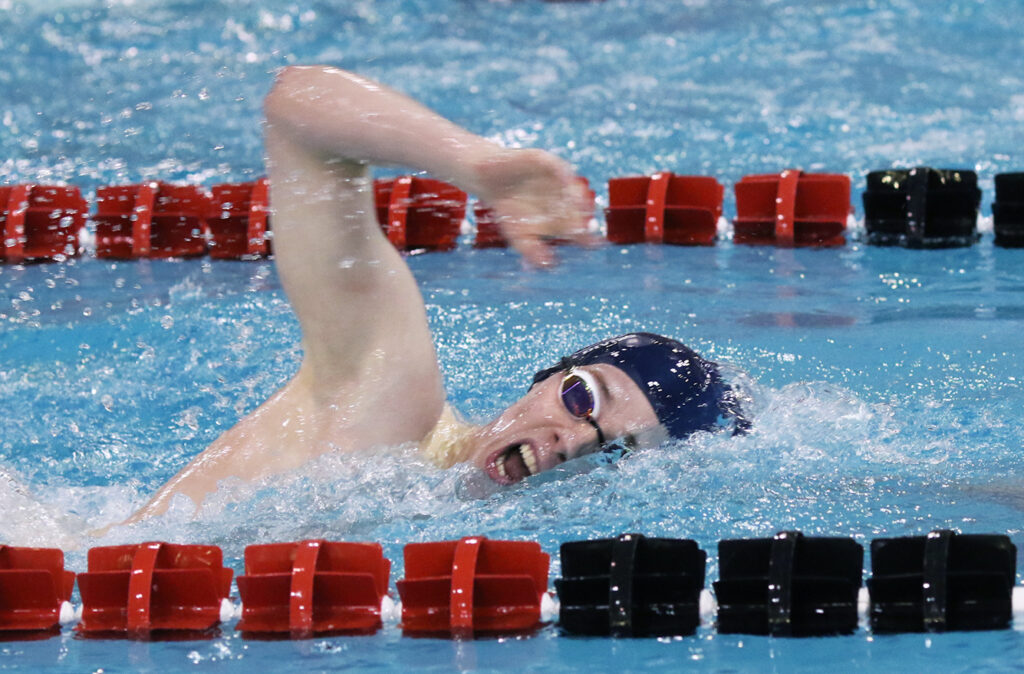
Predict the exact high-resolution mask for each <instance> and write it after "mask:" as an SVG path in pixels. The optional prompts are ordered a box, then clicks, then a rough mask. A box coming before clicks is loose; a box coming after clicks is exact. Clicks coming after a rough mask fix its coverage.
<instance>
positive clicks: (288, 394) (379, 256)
mask: <svg viewBox="0 0 1024 674" xmlns="http://www.w3.org/2000/svg"><path fill="white" fill-rule="evenodd" d="M265 108H266V117H267V125H266V148H267V165H268V171H269V174H270V191H271V194H270V201H271V206H272V209H273V212H272V221H273V229H274V253H275V258H276V262H277V267H278V271H279V273H280V276H281V281H282V284H283V285H284V288H285V290H286V292H287V293H288V297H289V299H290V301H291V303H292V306H293V308H294V309H295V313H296V315H297V316H298V318H299V323H300V325H301V328H302V344H303V352H304V353H303V360H302V364H301V366H300V367H299V371H298V373H297V374H296V375H295V377H294V378H293V379H292V380H291V381H289V382H288V383H287V384H286V385H285V386H284V387H283V388H282V389H281V390H279V391H278V392H277V393H275V394H274V396H272V397H271V398H270V399H269V400H267V401H266V402H265V403H263V405H261V406H260V408H259V409H257V410H256V411H255V412H253V413H252V414H250V415H249V416H248V417H246V418H245V419H243V420H242V421H240V422H239V423H238V424H236V425H235V426H234V427H233V428H231V429H230V430H229V431H227V432H226V433H224V434H223V435H222V436H221V437H220V438H218V439H217V440H216V441H215V442H214V443H213V444H212V445H210V447H209V448H207V449H206V451H204V452H203V453H202V454H201V455H199V456H198V457H196V458H195V459H193V460H192V462H191V463H189V465H187V466H186V467H185V468H184V469H182V470H181V472H179V473H178V474H177V475H176V476H174V477H173V478H172V479H171V480H170V481H169V482H168V483H167V484H165V485H164V486H163V487H162V488H161V489H160V490H159V491H158V492H157V493H156V495H155V496H154V497H153V499H152V500H151V501H150V502H149V503H148V504H147V505H146V506H144V507H143V508H142V510H140V511H139V512H138V513H136V514H135V515H134V516H133V517H132V518H131V520H130V521H136V520H138V519H141V518H144V517H148V516H152V515H156V514H160V513H162V512H164V511H165V510H166V509H167V507H168V505H169V503H170V502H171V500H172V499H173V497H174V496H175V495H176V494H179V493H180V494H185V495H186V496H188V497H190V498H191V500H192V501H193V502H194V503H195V504H196V505H197V506H198V505H199V504H201V503H202V502H203V500H204V499H205V498H206V496H207V495H208V494H210V493H211V492H213V491H215V490H216V489H217V487H218V484H219V481H220V480H222V479H224V478H227V477H237V478H240V479H242V480H252V479H260V478H266V477H268V476H271V475H273V474H276V473H279V472H281V471H286V470H290V469H293V468H295V467H297V466H300V465H302V464H303V463H305V462H306V461H308V460H309V459H311V458H313V457H314V456H316V455H318V454H320V453H323V452H325V451H329V450H340V451H357V450H360V449H368V448H371V447H374V446H378V447H379V446H387V445H395V444H398V443H403V442H419V441H422V440H423V439H424V438H425V437H426V436H427V435H428V434H429V433H430V432H431V430H432V429H433V428H434V426H435V424H436V423H437V421H438V418H439V417H440V416H441V413H442V411H443V408H444V402H445V393H444V388H443V383H442V381H441V374H440V370H439V368H438V364H437V358H436V355H435V353H434V346H433V340H432V339H431V336H430V331H429V328H428V326H427V318H426V311H425V309H424V307H423V301H422V298H421V297H420V293H419V289H418V288H417V287H416V282H415V280H414V279H413V276H412V274H411V272H410V271H409V269H408V267H407V266H406V265H405V262H404V261H403V260H402V257H401V255H399V253H398V252H397V251H396V250H395V249H394V247H392V245H391V244H390V243H389V242H388V240H387V238H386V237H385V236H384V233H383V232H382V231H381V229H380V226H379V225H378V223H377V219H376V216H375V212H374V203H373V185H372V183H371V180H370V176H369V173H368V166H369V165H370V164H394V165H401V166H406V167H409V168H412V169H416V170H425V171H428V172H430V173H431V174H432V175H433V176H435V177H437V178H440V179H442V180H447V181H450V182H453V183H455V184H456V185H458V186H459V187H461V188H462V189H464V190H466V191H467V192H472V193H475V194H476V195H477V196H479V197H480V198H482V199H483V200H485V201H486V202H487V203H488V204H489V205H490V206H492V207H493V208H494V209H495V210H496V211H497V213H498V216H499V218H500V222H501V223H502V225H503V227H504V231H505V234H506V236H508V237H509V239H510V240H511V241H512V243H513V245H515V246H516V247H517V248H518V249H519V250H520V251H521V252H522V253H523V255H524V256H525V257H526V258H527V260H529V261H530V262H532V263H533V264H537V265H545V264H550V263H551V262H552V259H553V258H552V257H551V252H550V250H549V247H548V246H549V237H558V238H563V239H564V238H569V239H576V240H583V239H585V238H586V234H584V231H585V230H584V225H585V221H586V220H585V218H584V213H583V211H582V209H581V207H580V205H581V203H582V201H581V199H580V191H579V188H578V185H577V183H576V181H575V180H574V176H573V173H572V171H571V170H570V169H569V168H568V166H567V165H566V164H564V163H563V162H561V161H560V160H558V159H556V158H555V157H553V156H551V155H549V154H547V153H544V152H540V151H536V150H505V149H502V148H501V147H499V146H497V145H495V144H493V143H490V142H488V141H487V140H484V139H483V138H480V137H478V136H475V135H473V134H471V133H469V132H468V131H465V130H463V129H461V128H459V127H458V126H456V125H454V124H452V123H451V122H449V121H447V120H445V119H443V118H441V117H439V116H438V115H436V114H434V113H432V112H430V111H429V110H427V109H426V108H424V107H423V106H421V105H419V104H418V103H416V102H414V101H412V100H410V99H409V98H407V97H405V96H403V95H401V94H399V93H397V92H395V91H392V90H390V89H388V88H386V87H384V86H381V85H379V84H376V83H374V82H371V81H369V80H366V79H363V78H361V77H358V76H356V75H353V74H351V73H347V72H344V71H341V70H337V69H333V68H326V67H296V68H287V69H285V70H283V71H282V72H281V73H280V75H279V76H278V78H277V82H276V83H275V85H274V87H273V89H272V91H271V92H270V94H269V95H268V96H267V99H266V105H265Z"/></svg>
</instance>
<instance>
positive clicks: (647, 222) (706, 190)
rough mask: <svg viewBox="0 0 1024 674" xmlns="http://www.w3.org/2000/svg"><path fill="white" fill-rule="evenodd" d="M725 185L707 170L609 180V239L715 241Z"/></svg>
mask: <svg viewBox="0 0 1024 674" xmlns="http://www.w3.org/2000/svg"><path fill="white" fill-rule="evenodd" d="M724 193H725V190H724V188H723V187H722V185H721V184H720V183H719V182H718V181H717V180H715V179H714V178H711V177H706V176H677V175H675V174H674V173H671V172H668V171H661V172H659V173H655V174H654V175H652V176H631V177H626V178H612V179H611V180H609V181H608V208H607V209H605V221H606V223H607V225H608V240H609V241H611V242H612V243H618V244H632V243H670V244H675V245H680V246H710V245H713V244H714V243H715V235H716V233H717V226H718V218H720V217H721V216H722V198H723V195H724Z"/></svg>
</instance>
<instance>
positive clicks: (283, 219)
mask: <svg viewBox="0 0 1024 674" xmlns="http://www.w3.org/2000/svg"><path fill="white" fill-rule="evenodd" d="M289 86H292V87H294V84H290V83H288V82H287V81H286V82H283V83H282V82H280V81H279V82H278V84H277V85H276V86H275V90H274V91H273V92H272V93H271V95H270V96H268V100H267V117H268V124H267V128H266V148H267V161H268V171H269V176H270V192H271V193H270V200H271V208H272V222H273V231H274V253H275V258H276V262H277V267H278V272H279V274H280V277H281V281H282V284H283V286H284V289H285V291H286V292H287V294H288V297H289V300H290V301H291V304H292V306H293V308H294V310H295V313H296V315H297V317H298V319H299V323H300V325H301V328H302V341H303V349H304V357H303V365H302V371H303V373H304V375H305V376H307V377H308V378H309V381H310V383H311V387H312V390H313V392H314V394H315V395H317V397H318V398H327V399H334V398H336V397H337V396H338V395H339V394H342V393H350V394H351V395H360V396H362V397H364V398H365V397H366V396H370V397H371V398H372V396H374V395H378V396H387V395H388V393H389V389H390V388H391V387H392V386H401V385H403V384H406V385H408V384H413V385H415V386H417V388H419V389H420V390H421V391H423V394H424V399H425V402H431V398H436V399H437V400H435V401H432V402H433V404H434V405H435V406H438V408H439V406H440V405H441V404H443V399H444V394H443V388H442V386H441V379H440V372H439V370H438V365H437V359H436V355H435V352H434V348H433V342H432V339H431V335H430V331H429V328H428V325H427V320H426V313H425V310H424V307H423V302H422V299H421V296H420V293H419V289H418V288H417V285H416V282H415V279H414V278H413V276H412V274H411V272H410V271H409V269H408V267H407V266H406V264H405V262H404V260H403V259H402V257H401V255H400V254H399V253H398V252H397V251H396V250H395V249H394V247H393V246H392V245H391V244H390V243H389V242H388V240H387V239H386V237H385V236H384V234H383V232H382V231H381V229H380V226H379V225H378V223H377V220H376V215H375V211H374V204H373V185H372V180H371V178H370V175H369V171H368V167H367V165H366V164H365V163H364V162H363V161H361V158H360V157H358V156H345V154H346V153H345V152H344V148H333V149H331V150H330V151H323V150H322V148H321V147H320V146H319V144H318V143H317V141H316V136H317V134H319V133H325V132H327V131H323V130H320V129H317V128H314V129H312V130H310V129H304V128H303V120H302V118H301V117H296V116H295V115H294V114H291V113H292V112H293V111H289V110H288V108H287V106H289V105H293V104H294V100H292V101H289V100H287V97H288V96H289V94H290V93H291V92H289V91H288V90H287V89H288V87H289ZM282 98H285V99H286V100H284V101H282V100H281V99H282ZM282 107H283V108H284V109H283V110H282ZM289 114H291V116H290V117H288V115H289ZM311 121H313V122H315V121H316V120H311ZM328 131H329V130H328ZM304 132H308V133H304ZM356 154H357V153H355V152H353V153H352V155H356ZM396 379H397V380H398V381H395V380H396ZM371 381H376V382H377V384H378V386H377V387H375V388H374V389H373V390H371V391H367V390H365V389H366V386H367V382H371ZM364 402H366V401H365V400H364Z"/></svg>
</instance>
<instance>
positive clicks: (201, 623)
mask: <svg viewBox="0 0 1024 674" xmlns="http://www.w3.org/2000/svg"><path fill="white" fill-rule="evenodd" d="M231 575H232V571H231V569H228V568H224V564H223V554H222V553H221V550H220V548H218V547H217V546H214V545H174V544H171V543H159V542H152V543H140V544H138V545H115V546H110V547H100V548H92V549H91V550H89V571H88V572H86V573H81V574H79V575H78V591H79V592H80V593H81V595H82V621H81V622H80V623H79V624H78V627H77V628H76V629H77V630H78V631H79V632H80V633H82V634H83V635H86V636H107V635H110V634H112V633H115V634H117V633H119V634H124V635H126V636H129V637H132V638H136V639H146V638H149V637H150V636H151V635H152V633H153V632H155V631H162V630H177V631H187V632H200V631H203V630H210V629H211V628H213V627H215V626H216V625H217V624H218V623H219V622H220V605H221V601H222V600H223V599H226V598H227V597H228V595H229V594H230V592H231Z"/></svg>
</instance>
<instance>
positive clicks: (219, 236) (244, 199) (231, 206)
mask: <svg viewBox="0 0 1024 674" xmlns="http://www.w3.org/2000/svg"><path fill="white" fill-rule="evenodd" d="M268 187H269V186H268V182H267V179H266V178H261V179H259V180H256V181H253V182H249V183H225V184H222V185H214V186H213V187H212V188H211V189H210V194H211V198H210V213H209V215H208V216H207V218H206V224H207V226H208V228H209V230H210V257H212V258H215V259H220V260H238V259H242V258H252V257H266V256H267V255H269V254H270V241H269V239H268V237H267V230H268V226H267V214H268V212H269V210H270V204H269V189H268Z"/></svg>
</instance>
